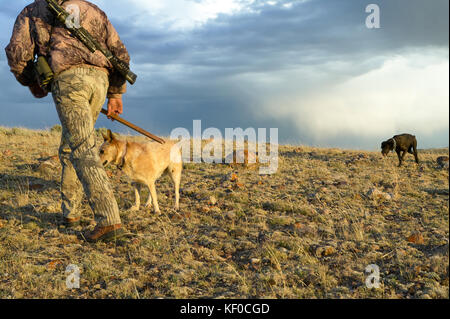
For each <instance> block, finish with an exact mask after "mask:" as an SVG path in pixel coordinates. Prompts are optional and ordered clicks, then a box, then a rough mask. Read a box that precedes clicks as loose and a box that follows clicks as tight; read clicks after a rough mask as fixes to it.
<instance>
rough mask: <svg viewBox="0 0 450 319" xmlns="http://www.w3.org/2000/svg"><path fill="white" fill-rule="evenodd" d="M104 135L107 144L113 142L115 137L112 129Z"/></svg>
mask: <svg viewBox="0 0 450 319" xmlns="http://www.w3.org/2000/svg"><path fill="white" fill-rule="evenodd" d="M102 135H103V139H104V140H105V142H111V141H112V140H113V139H114V135H113V133H112V132H111V130H110V129H108V131H107V132H106V134H104V133H102Z"/></svg>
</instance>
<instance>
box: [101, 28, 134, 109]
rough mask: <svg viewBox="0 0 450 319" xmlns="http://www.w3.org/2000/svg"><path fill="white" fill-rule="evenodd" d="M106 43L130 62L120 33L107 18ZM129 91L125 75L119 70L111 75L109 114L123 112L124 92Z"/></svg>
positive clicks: (115, 52)
mask: <svg viewBox="0 0 450 319" xmlns="http://www.w3.org/2000/svg"><path fill="white" fill-rule="evenodd" d="M106 20H107V21H106V31H107V32H106V45H107V47H108V50H110V51H111V52H112V53H113V54H114V55H115V56H116V57H117V58H118V59H120V60H122V61H123V62H124V63H127V64H129V63H130V56H129V54H128V51H127V49H126V47H125V45H124V44H123V43H122V41H121V40H120V37H119V34H118V33H117V31H116V29H115V28H114V27H113V25H112V24H111V22H110V21H109V20H108V19H106ZM126 91H127V82H126V80H125V78H124V77H123V75H121V74H120V73H119V72H117V71H113V73H112V74H111V75H110V77H109V88H108V115H112V114H115V115H120V114H122V113H123V102H122V94H124V93H125V92H126Z"/></svg>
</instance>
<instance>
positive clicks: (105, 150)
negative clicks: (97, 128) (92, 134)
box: [100, 130, 120, 166]
mask: <svg viewBox="0 0 450 319" xmlns="http://www.w3.org/2000/svg"><path fill="white" fill-rule="evenodd" d="M102 135H103V140H104V142H103V144H102V146H100V161H101V163H102V164H103V166H106V165H108V164H109V163H117V162H118V156H119V149H120V144H119V142H118V140H117V139H116V137H115V136H114V134H113V133H112V132H111V130H108V132H107V133H106V134H104V133H102Z"/></svg>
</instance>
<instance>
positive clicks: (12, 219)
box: [0, 128, 449, 298]
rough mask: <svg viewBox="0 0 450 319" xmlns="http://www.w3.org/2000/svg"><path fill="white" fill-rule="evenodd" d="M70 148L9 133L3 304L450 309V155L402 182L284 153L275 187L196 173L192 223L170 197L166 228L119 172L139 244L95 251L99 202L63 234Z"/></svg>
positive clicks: (250, 176) (2, 149) (185, 202)
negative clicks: (89, 238)
mask: <svg viewBox="0 0 450 319" xmlns="http://www.w3.org/2000/svg"><path fill="white" fill-rule="evenodd" d="M59 134H60V133H59V132H58V130H57V129H54V130H52V131H30V130H26V129H6V128H0V298H22V297H25V298H109V297H117V298H159V297H163V298H200V297H210V298H448V297H449V296H448V291H449V290H448V288H449V287H448V285H449V280H448V278H449V257H448V240H449V221H448V216H449V212H448V199H449V198H448V190H449V176H448V170H447V169H441V168H439V167H438V165H437V164H436V158H437V157H438V156H442V155H446V156H448V149H442V150H438V151H434V152H426V151H422V152H420V153H419V156H420V159H421V160H422V163H421V165H420V166H417V165H416V164H415V163H414V162H413V157H412V156H411V155H407V158H406V159H407V160H406V162H405V165H404V166H403V167H402V168H397V167H396V164H397V159H396V156H395V155H393V154H392V153H391V154H390V155H389V158H388V159H382V158H381V154H380V153H379V152H361V151H359V152H356V151H348V150H341V149H319V148H311V147H299V146H280V159H281V160H280V164H279V170H278V172H277V173H276V174H275V175H272V176H260V175H259V174H258V171H257V170H255V169H246V168H244V167H231V166H228V165H217V164H216V165H213V164H185V169H184V173H183V177H182V192H181V201H180V205H181V209H180V211H179V212H175V211H173V210H172V209H171V207H172V205H173V190H172V185H171V182H170V181H169V178H168V177H163V178H162V179H161V180H160V181H159V183H158V184H157V191H158V195H159V203H160V207H161V210H162V215H160V216H155V215H154V214H152V213H150V212H149V211H146V210H144V209H141V211H139V212H127V209H128V208H129V207H130V206H131V205H132V203H133V201H134V194H133V191H132V188H131V186H130V184H129V183H128V179H127V178H126V177H125V176H121V174H120V172H118V171H116V170H114V169H108V174H109V175H110V177H111V182H112V183H113V185H114V188H115V194H116V198H117V200H118V203H119V207H120V208H121V210H122V213H121V217H122V221H123V224H124V225H125V227H126V229H127V230H128V231H129V232H130V236H129V237H128V238H126V239H124V240H122V241H120V242H116V243H112V244H104V243H98V244H89V243H86V242H84V241H83V240H82V239H81V238H79V236H78V234H79V233H80V231H81V230H82V229H83V228H92V227H93V226H94V225H93V223H92V220H93V218H92V213H91V211H90V209H89V207H88V206H87V204H86V202H85V203H84V205H83V223H84V225H83V227H80V228H79V229H75V230H69V229H65V228H63V227H61V226H59V222H60V197H59V192H58V188H59V174H60V167H59V163H58V160H57V156H56V155H57V149H58V144H59V138H60V136H59ZM98 138H99V141H101V137H100V135H99V136H98ZM147 194H148V193H147V191H145V192H144V200H145V199H146V196H147ZM69 264H76V265H78V266H79V268H80V269H81V287H80V289H67V288H66V277H67V274H66V273H65V270H66V267H67V265H69ZM370 264H376V265H378V266H379V269H380V288H378V289H368V288H367V287H366V285H365V281H366V277H367V276H368V274H367V273H365V269H366V267H367V266H368V265H370Z"/></svg>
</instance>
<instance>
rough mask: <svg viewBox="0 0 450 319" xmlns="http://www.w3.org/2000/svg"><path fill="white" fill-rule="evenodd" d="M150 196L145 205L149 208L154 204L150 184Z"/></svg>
mask: <svg viewBox="0 0 450 319" xmlns="http://www.w3.org/2000/svg"><path fill="white" fill-rule="evenodd" d="M147 187H148V198H147V202H146V203H145V207H146V208H149V207H151V206H152V194H151V193H150V186H148V185H147Z"/></svg>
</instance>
